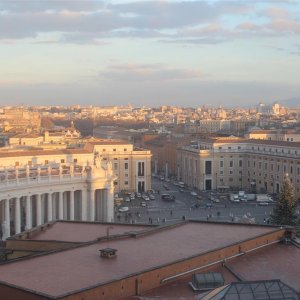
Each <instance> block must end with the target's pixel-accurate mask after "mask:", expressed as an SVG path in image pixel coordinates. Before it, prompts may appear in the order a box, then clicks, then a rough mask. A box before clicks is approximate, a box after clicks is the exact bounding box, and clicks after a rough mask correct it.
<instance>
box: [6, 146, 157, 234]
mask: <svg viewBox="0 0 300 300" xmlns="http://www.w3.org/2000/svg"><path fill="white" fill-rule="evenodd" d="M80 146H81V147H80ZM150 166H151V153H150V151H146V150H143V149H134V148H133V146H132V145H131V144H128V143H126V142H122V141H112V140H97V141H95V140H94V141H92V142H86V143H85V144H82V145H77V147H76V148H73V149H59V150H30V151H24V150H23V151H21V150H19V151H16V150H15V151H1V152H0V220H1V224H2V228H1V229H2V230H1V231H2V237H3V238H7V237H9V236H10V235H11V234H18V233H20V232H21V231H24V230H26V229H31V228H32V227H35V226H39V225H42V224H44V223H46V222H51V221H52V220H58V219H60V220H62V219H64V220H88V221H102V222H111V221H113V217H114V197H113V195H114V193H115V191H120V190H123V189H124V190H130V191H141V192H142V191H146V190H148V189H151V169H150Z"/></svg>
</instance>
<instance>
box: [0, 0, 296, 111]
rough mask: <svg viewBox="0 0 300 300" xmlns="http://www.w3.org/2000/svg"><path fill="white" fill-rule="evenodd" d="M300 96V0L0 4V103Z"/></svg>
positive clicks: (153, 102) (218, 101)
mask: <svg viewBox="0 0 300 300" xmlns="http://www.w3.org/2000/svg"><path fill="white" fill-rule="evenodd" d="M295 97H296V98H297V97H299V98H300V0H268V1H267V0H265V1H264V0H239V1H235V0H231V1H229V0H228V1H227V0H201V1H192V0H189V1H188V0H186V1H183V0H157V1H146V0H144V1H139V0H135V1H133V0H132V1H129V0H122V1H121V0H119V1H101V0H82V1H81V0H59V1H56V0H19V1H14V0H0V105H21V104H23V105H73V104H80V105H99V106H106V105H127V104H129V103H130V104H132V105H134V106H143V105H144V106H160V105H178V106H194V107H197V106H200V105H204V104H208V105H213V106H217V105H223V106H249V105H250V106H251V105H256V104H257V103H258V102H265V103H270V102H274V101H277V100H280V99H289V98H295Z"/></svg>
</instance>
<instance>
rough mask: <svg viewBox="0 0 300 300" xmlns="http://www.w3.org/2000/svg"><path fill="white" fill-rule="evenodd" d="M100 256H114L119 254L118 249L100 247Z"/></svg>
mask: <svg viewBox="0 0 300 300" xmlns="http://www.w3.org/2000/svg"><path fill="white" fill-rule="evenodd" d="M99 251H100V257H103V258H113V257H116V256H117V251H118V250H117V249H113V248H104V249H100V250H99Z"/></svg>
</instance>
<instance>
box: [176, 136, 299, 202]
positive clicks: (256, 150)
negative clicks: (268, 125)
mask: <svg viewBox="0 0 300 300" xmlns="http://www.w3.org/2000/svg"><path fill="white" fill-rule="evenodd" d="M178 172H179V173H178V178H179V179H180V180H181V181H183V182H184V183H185V184H186V185H187V186H190V187H193V188H196V189H199V190H211V189H219V188H224V189H227V188H231V189H247V190H252V191H256V192H267V193H279V192H280V189H281V185H282V182H283V178H284V176H285V175H286V174H288V175H289V177H290V180H291V182H292V184H293V186H294V189H295V195H296V197H297V198H299V197H300V144H299V143H295V142H294V143H290V142H276V141H265V140H251V139H250V140H248V139H241V138H219V139H218V138H216V139H207V140H201V141H199V142H198V143H197V144H195V145H190V146H186V147H182V148H180V149H178Z"/></svg>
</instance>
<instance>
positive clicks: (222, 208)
mask: <svg viewBox="0 0 300 300" xmlns="http://www.w3.org/2000/svg"><path fill="white" fill-rule="evenodd" d="M152 189H153V190H154V192H155V194H154V196H155V200H148V201H145V200H144V199H142V198H135V199H134V200H131V201H130V202H125V201H124V202H123V204H122V205H121V207H124V206H125V207H128V211H126V212H119V211H118V208H116V212H115V222H122V223H123V222H126V223H148V224H161V223H170V222H174V221H178V220H184V219H186V220H190V219H194V220H209V221H223V222H241V220H240V218H243V217H244V216H246V219H248V220H249V219H250V218H255V223H256V224H267V223H268V219H269V217H270V214H271V212H272V210H273V207H274V204H269V205H266V206H261V205H260V204H258V203H257V202H255V201H251V202H239V203H235V202H231V201H230V200H229V199H228V197H226V198H225V196H224V195H220V194H214V195H213V197H214V198H215V199H218V200H219V201H220V202H219V203H215V202H213V201H211V200H210V198H211V197H212V196H211V193H210V192H199V191H194V192H196V193H197V194H198V195H199V196H200V197H201V199H198V197H196V196H195V195H194V196H193V195H191V192H192V190H188V189H184V190H183V191H181V192H180V191H179V187H178V186H177V185H174V183H173V182H171V181H170V182H165V181H161V180H159V179H158V178H152ZM158 193H159V194H158ZM162 194H170V195H171V196H175V201H164V200H162V199H161V195H162ZM124 197H125V196H124ZM218 200H217V201H218ZM142 202H145V203H146V207H142V206H141V203H142Z"/></svg>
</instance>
